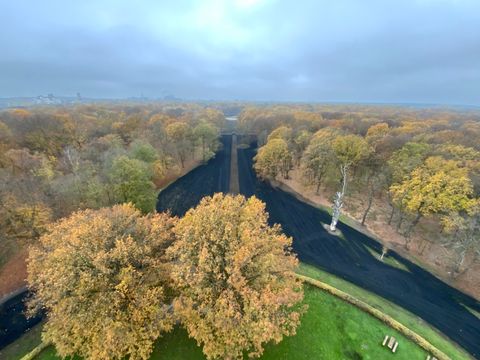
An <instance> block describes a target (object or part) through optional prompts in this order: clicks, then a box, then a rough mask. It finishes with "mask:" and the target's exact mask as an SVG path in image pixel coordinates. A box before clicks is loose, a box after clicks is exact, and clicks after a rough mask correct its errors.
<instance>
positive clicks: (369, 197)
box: [362, 185, 374, 226]
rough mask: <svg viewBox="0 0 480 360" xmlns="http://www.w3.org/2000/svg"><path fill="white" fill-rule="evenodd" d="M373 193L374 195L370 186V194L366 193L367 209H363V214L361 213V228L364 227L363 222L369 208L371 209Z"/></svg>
mask: <svg viewBox="0 0 480 360" xmlns="http://www.w3.org/2000/svg"><path fill="white" fill-rule="evenodd" d="M373 193H374V190H373V185H370V192H369V193H368V206H367V208H366V209H365V212H364V213H363V217H362V226H365V220H366V219H367V215H368V213H369V212H370V209H371V207H372V203H373Z"/></svg>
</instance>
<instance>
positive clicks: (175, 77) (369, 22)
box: [0, 0, 480, 106]
mask: <svg viewBox="0 0 480 360" xmlns="http://www.w3.org/2000/svg"><path fill="white" fill-rule="evenodd" d="M0 21H1V23H2V32H1V33H0V48H1V49H2V56H1V57H0V97H1V98H6V97H36V96H38V95H47V94H49V93H52V94H54V95H55V96H70V97H75V96H76V94H77V93H80V94H82V96H83V97H85V98H103V99H121V98H131V97H140V96H141V95H142V94H143V95H144V96H145V97H148V98H163V97H165V96H168V95H173V96H175V97H178V98H182V99H185V100H218V101H228V100H239V101H273V102H275V101H278V102H320V103H321V102H339V103H378V104H381V103H384V104H439V105H442V104H444V105H476V106H478V105H480V27H479V24H480V2H478V1H474V0H405V1H402V2H395V3H393V2H387V1H380V0H366V1H362V2H358V1H354V0H339V1H335V2H329V1H315V0H306V1H297V2H282V1H275V0H237V1H235V0H232V1H226V0H224V1H222V0H204V1H183V2H167V1H153V0H144V1H139V2H135V3H133V2H128V1H124V0H120V1H114V0H105V1H94V0H85V1H82V2H71V3H70V2H65V1H59V0H45V1H42V2H37V1H33V0H25V1H16V2H13V1H11V2H6V3H5V4H2V11H1V12H0Z"/></svg>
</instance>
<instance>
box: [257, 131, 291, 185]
mask: <svg viewBox="0 0 480 360" xmlns="http://www.w3.org/2000/svg"><path fill="white" fill-rule="evenodd" d="M254 160H255V165H254V168H255V170H256V172H257V173H258V174H259V175H260V177H262V178H265V179H275V178H276V177H277V176H278V175H279V174H281V175H282V176H283V177H284V178H288V172H289V171H290V169H291V168H292V155H291V154H290V151H289V150H288V144H287V142H286V141H285V140H283V139H271V140H269V141H268V142H267V143H266V144H265V145H264V146H262V147H261V148H260V149H259V150H258V154H257V155H256V156H255V159H254Z"/></svg>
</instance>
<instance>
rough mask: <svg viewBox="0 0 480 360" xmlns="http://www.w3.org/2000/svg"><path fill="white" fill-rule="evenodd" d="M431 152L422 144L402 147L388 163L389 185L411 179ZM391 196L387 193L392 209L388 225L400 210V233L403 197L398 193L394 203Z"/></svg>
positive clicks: (427, 145) (409, 143) (402, 217)
mask: <svg viewBox="0 0 480 360" xmlns="http://www.w3.org/2000/svg"><path fill="white" fill-rule="evenodd" d="M431 151H432V149H431V146H430V145H429V144H426V143H422V142H408V143H406V144H405V145H404V146H402V148H400V149H399V150H397V151H395V152H394V153H393V154H392V156H391V157H390V158H389V159H388V161H387V165H388V169H389V177H388V179H389V183H390V184H389V185H390V186H392V185H394V184H400V183H401V182H402V181H404V180H405V179H407V178H409V177H410V176H411V174H412V171H413V170H414V169H416V168H417V167H419V166H420V165H421V164H423V162H424V161H425V159H426V158H427V157H428V156H429V154H430V153H431ZM391 194H392V193H391V192H388V193H387V195H388V197H389V203H390V206H391V208H392V210H391V213H390V216H389V218H388V224H389V225H390V224H391V223H392V220H393V217H394V215H395V211H396V209H398V210H397V212H398V213H399V216H398V223H397V231H398V230H400V228H401V226H402V224H403V221H404V218H405V212H404V208H403V202H402V201H401V196H400V195H399V194H398V193H397V195H396V196H395V199H396V200H395V201H394V199H393V198H392V197H391Z"/></svg>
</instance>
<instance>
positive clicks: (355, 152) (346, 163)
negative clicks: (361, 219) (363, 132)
mask: <svg viewBox="0 0 480 360" xmlns="http://www.w3.org/2000/svg"><path fill="white" fill-rule="evenodd" d="M332 149H333V154H334V157H335V163H336V165H337V167H338V169H339V170H340V174H341V184H342V185H341V186H342V187H341V190H340V191H338V192H337V193H336V194H335V200H334V205H333V212H332V222H331V224H330V231H335V229H336V226H337V223H338V219H339V218H340V210H341V208H342V207H343V198H344V196H345V191H346V187H347V176H348V172H349V170H350V168H351V167H352V166H353V165H355V164H357V163H359V162H360V161H361V160H363V159H364V158H365V157H366V156H367V155H368V154H369V152H370V147H369V145H368V143H367V142H366V141H365V140H364V139H363V138H362V137H361V136H358V135H351V134H349V135H340V136H337V137H336V138H335V139H334V140H333V141H332Z"/></svg>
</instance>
